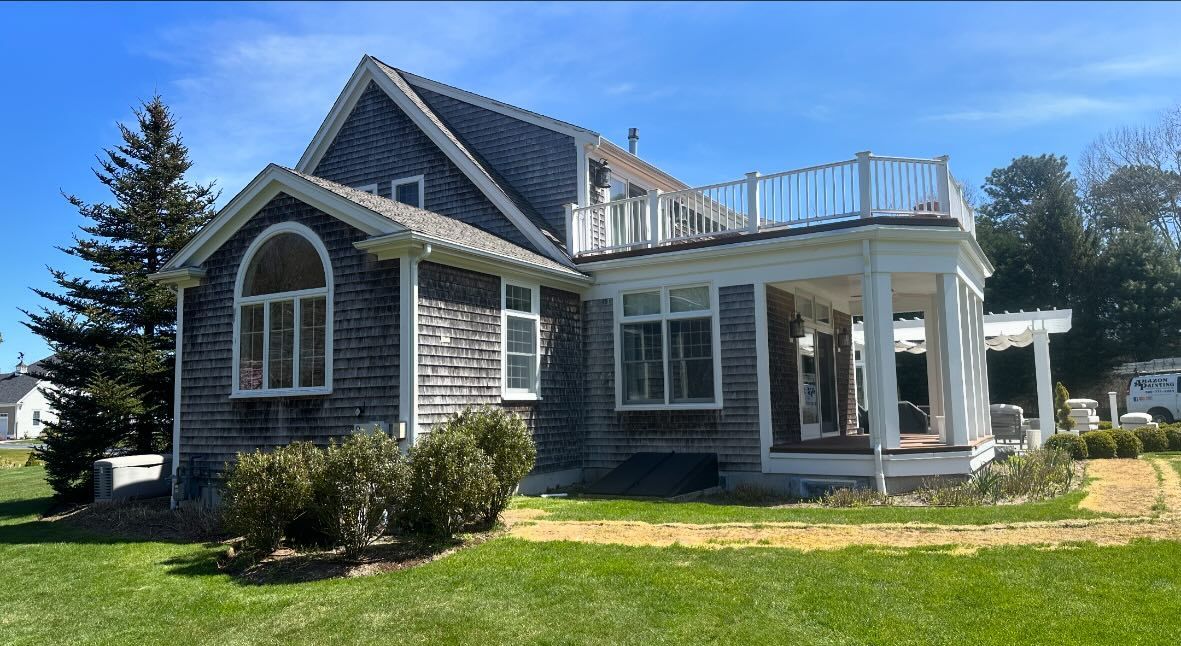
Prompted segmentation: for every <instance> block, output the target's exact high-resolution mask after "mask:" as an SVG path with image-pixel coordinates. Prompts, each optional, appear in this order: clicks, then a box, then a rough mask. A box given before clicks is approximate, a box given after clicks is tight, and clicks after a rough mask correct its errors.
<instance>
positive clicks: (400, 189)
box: [390, 175, 425, 209]
mask: <svg viewBox="0 0 1181 646" xmlns="http://www.w3.org/2000/svg"><path fill="white" fill-rule="evenodd" d="M424 189H425V181H424V178H423V176H422V175H415V176H413V177H403V178H401V179H395V180H393V181H392V182H390V197H391V198H392V199H393V200H394V201H395V202H401V203H402V204H409V205H410V206H417V207H418V208H420V209H421V208H423V206H422V203H423V200H424V198H425V196H424V195H423V193H424V192H425V191H424Z"/></svg>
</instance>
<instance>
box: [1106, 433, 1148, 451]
mask: <svg viewBox="0 0 1181 646" xmlns="http://www.w3.org/2000/svg"><path fill="white" fill-rule="evenodd" d="M1108 432H1109V433H1111V437H1112V438H1113V439H1114V440H1115V457H1117V458H1135V457H1139V455H1140V452H1141V451H1142V450H1144V445H1143V444H1141V443H1140V438H1138V437H1136V434H1135V433H1133V432H1131V431H1126V430H1124V429H1122V428H1119V429H1115V430H1113V431H1108Z"/></svg>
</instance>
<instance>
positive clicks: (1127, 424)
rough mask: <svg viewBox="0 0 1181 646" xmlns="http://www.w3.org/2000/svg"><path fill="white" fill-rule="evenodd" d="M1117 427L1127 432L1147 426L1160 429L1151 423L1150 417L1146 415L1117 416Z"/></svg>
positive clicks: (1129, 414) (1125, 414) (1157, 425)
mask: <svg viewBox="0 0 1181 646" xmlns="http://www.w3.org/2000/svg"><path fill="white" fill-rule="evenodd" d="M1119 425H1120V427H1122V428H1126V429H1128V430H1129V431H1130V430H1132V429H1137V428H1141V427H1144V426H1147V427H1149V428H1160V425H1159V424H1157V423H1156V422H1154V421H1152V415H1149V414H1148V413H1124V414H1123V415H1120V416H1119Z"/></svg>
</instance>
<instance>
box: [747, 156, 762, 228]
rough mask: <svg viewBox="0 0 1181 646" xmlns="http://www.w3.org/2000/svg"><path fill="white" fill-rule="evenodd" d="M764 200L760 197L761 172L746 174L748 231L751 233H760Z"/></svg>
mask: <svg viewBox="0 0 1181 646" xmlns="http://www.w3.org/2000/svg"><path fill="white" fill-rule="evenodd" d="M762 217H763V214H762V199H760V196H759V171H757V170H756V171H751V172H749V173H747V174H746V229H747V231H750V232H751V233H758V232H759V222H760V221H761V220H762Z"/></svg>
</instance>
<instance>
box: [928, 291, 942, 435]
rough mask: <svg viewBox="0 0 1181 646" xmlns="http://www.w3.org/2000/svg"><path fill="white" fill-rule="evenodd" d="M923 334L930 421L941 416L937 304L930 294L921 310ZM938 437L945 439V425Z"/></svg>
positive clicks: (940, 365) (932, 421)
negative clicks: (925, 344) (924, 338)
mask: <svg viewBox="0 0 1181 646" xmlns="http://www.w3.org/2000/svg"><path fill="white" fill-rule="evenodd" d="M923 336H924V337H926V342H927V405H928V406H930V408H931V423H932V424H934V423H935V421H934V420H935V417H942V416H943V377H942V373H941V371H940V368H941V367H942V363H941V360H940V354H941V353H942V350H940V346H939V304H938V300H937V299H936V298H935V297H934V296H932V297H931V302H930V303H929V304H928V305H927V308H926V309H925V310H923ZM940 439H941V440H943V441H947V425H946V424H944V426H943V428H942V429H941V430H940Z"/></svg>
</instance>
